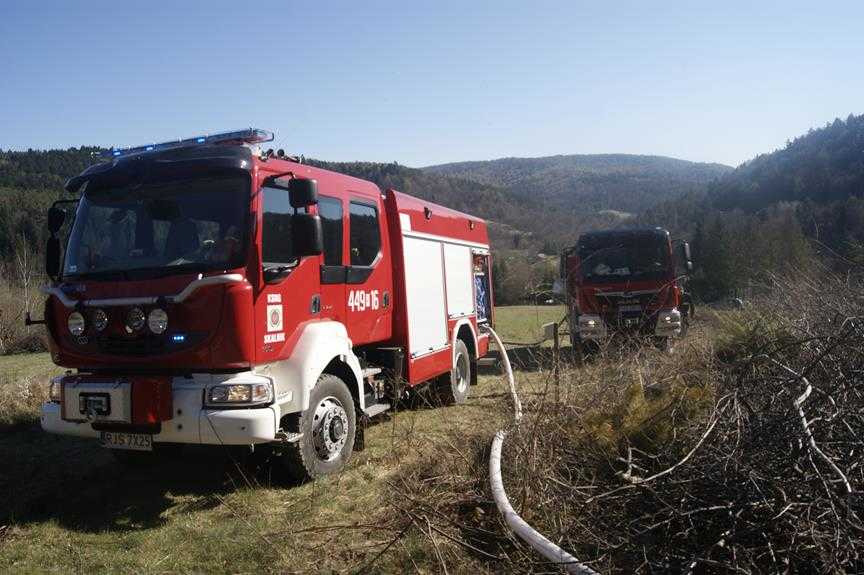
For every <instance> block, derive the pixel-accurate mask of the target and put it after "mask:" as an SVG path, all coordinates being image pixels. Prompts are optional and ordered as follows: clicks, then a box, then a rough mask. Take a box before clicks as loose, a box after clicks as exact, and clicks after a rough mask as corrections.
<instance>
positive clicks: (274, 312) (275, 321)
mask: <svg viewBox="0 0 864 575" xmlns="http://www.w3.org/2000/svg"><path fill="white" fill-rule="evenodd" d="M267 331H282V304H276V305H268V306H267Z"/></svg>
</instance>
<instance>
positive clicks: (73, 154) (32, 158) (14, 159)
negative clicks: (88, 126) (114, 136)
mask: <svg viewBox="0 0 864 575" xmlns="http://www.w3.org/2000/svg"><path fill="white" fill-rule="evenodd" d="M97 151H99V148H93V147H86V146H82V147H81V148H69V149H68V150H45V151H43V150H28V151H24V152H12V151H9V152H4V151H3V150H0V188H10V189H27V190H43V191H48V190H53V191H56V192H57V193H60V192H61V191H62V189H63V184H64V183H65V182H66V180H67V179H68V178H71V177H72V176H75V175H77V174H80V173H81V171H82V170H84V168H86V167H87V166H89V165H91V164H94V163H95V162H96V159H95V158H94V157H93V154H94V152H97Z"/></svg>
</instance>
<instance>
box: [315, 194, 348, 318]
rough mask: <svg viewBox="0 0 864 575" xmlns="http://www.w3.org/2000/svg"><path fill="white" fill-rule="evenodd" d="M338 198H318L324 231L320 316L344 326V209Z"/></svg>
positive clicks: (345, 269) (324, 196)
mask: <svg viewBox="0 0 864 575" xmlns="http://www.w3.org/2000/svg"><path fill="white" fill-rule="evenodd" d="M346 203H347V202H343V200H342V199H341V198H338V197H333V196H326V195H321V196H319V197H318V215H319V216H321V227H322V228H323V230H324V255H323V256H322V261H321V316H322V317H327V318H330V319H333V320H335V321H338V322H341V323H343V324H346V325H347V322H346V317H345V309H346V301H345V274H346V273H347V268H346V266H345V261H344V254H345V253H346V251H347V250H346V249H345V241H346V234H345V226H346V221H347V218H345V213H346V212H347V209H346V207H345V204H346Z"/></svg>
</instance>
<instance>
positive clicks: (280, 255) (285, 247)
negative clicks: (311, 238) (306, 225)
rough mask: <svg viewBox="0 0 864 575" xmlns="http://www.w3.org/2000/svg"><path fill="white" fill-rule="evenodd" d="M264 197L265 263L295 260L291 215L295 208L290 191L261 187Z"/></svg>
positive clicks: (263, 250)
mask: <svg viewBox="0 0 864 575" xmlns="http://www.w3.org/2000/svg"><path fill="white" fill-rule="evenodd" d="M261 193H262V194H263V198H264V217H263V219H264V225H263V228H262V229H261V234H262V236H263V238H262V241H263V246H262V249H261V252H262V256H263V258H262V259H263V260H264V265H265V266H266V265H268V264H287V263H291V262H293V261H294V259H295V258H294V249H293V248H292V246H291V216H292V215H293V214H294V209H293V208H292V207H291V202H289V201H288V192H287V191H285V190H280V189H277V188H268V187H263V188H261Z"/></svg>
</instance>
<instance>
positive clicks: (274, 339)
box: [255, 183, 320, 363]
mask: <svg viewBox="0 0 864 575" xmlns="http://www.w3.org/2000/svg"><path fill="white" fill-rule="evenodd" d="M259 197H260V200H259V201H260V208H259V209H260V211H261V220H260V221H261V226H260V234H261V236H260V237H261V240H260V241H261V243H260V246H261V273H262V281H263V283H262V284H261V292H260V294H259V296H258V297H257V299H256V302H255V339H256V346H255V347H256V350H257V351H256V361H257V362H260V363H264V362H270V361H276V360H279V359H285V353H286V351H285V349H286V346H287V345H289V344H290V342H291V341H292V340H293V339H294V337H295V336H297V335H299V334H298V333H297V331H298V330H299V329H300V326H302V325H303V324H304V322H306V321H308V320H309V319H313V318H315V317H318V311H317V310H316V309H315V307H316V306H315V300H316V298H318V297H319V295H318V294H319V284H318V262H319V261H320V257H319V256H310V257H304V258H302V260H300V261H299V262H298V261H297V258H296V255H295V253H294V249H293V246H292V245H291V216H292V215H293V214H294V208H292V207H291V202H290V201H289V197H288V191H287V190H285V189H282V188H278V187H275V186H271V185H267V184H266V183H263V184H262V186H261V188H260V194H259Z"/></svg>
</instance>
